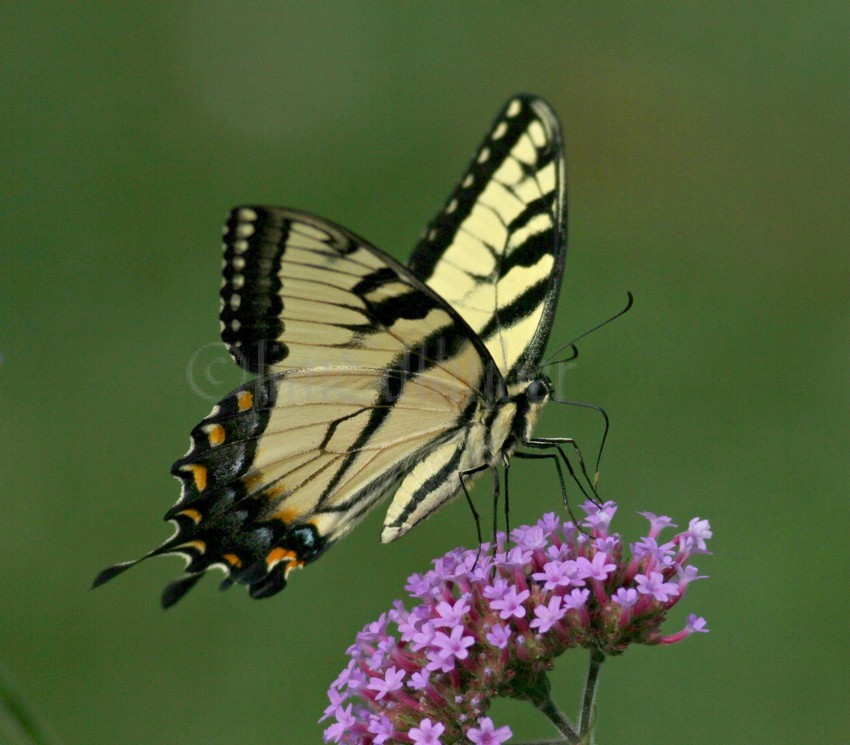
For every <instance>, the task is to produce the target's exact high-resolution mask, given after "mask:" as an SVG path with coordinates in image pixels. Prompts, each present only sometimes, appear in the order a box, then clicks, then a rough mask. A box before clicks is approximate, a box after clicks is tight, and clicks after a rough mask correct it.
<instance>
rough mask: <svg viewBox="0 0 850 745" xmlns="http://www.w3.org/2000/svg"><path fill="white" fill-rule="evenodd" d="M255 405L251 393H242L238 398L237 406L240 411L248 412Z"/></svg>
mask: <svg viewBox="0 0 850 745" xmlns="http://www.w3.org/2000/svg"><path fill="white" fill-rule="evenodd" d="M253 405H254V394H253V393H251V391H242V392H241V393H240V394H239V395H238V396H237V397H236V406H237V407H238V408H239V411H247V410H248V409H250V408H251V407H252V406H253Z"/></svg>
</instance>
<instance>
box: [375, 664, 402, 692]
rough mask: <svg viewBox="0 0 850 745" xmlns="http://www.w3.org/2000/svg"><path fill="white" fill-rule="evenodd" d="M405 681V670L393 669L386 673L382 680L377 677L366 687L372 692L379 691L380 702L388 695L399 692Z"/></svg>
mask: <svg viewBox="0 0 850 745" xmlns="http://www.w3.org/2000/svg"><path fill="white" fill-rule="evenodd" d="M403 680H404V670H396V669H395V667H391V668H390V669H389V670H387V671H386V672H385V673H384V676H383V677H382V678H379V677H375V678H372V679H371V680H369V684H368V685H367V686H366V687H367V688H368V689H369V690H370V691H377V695H376V696H375V698H376V699H378V700H380V699H382V698H383V697H384V696H386V695H387V694H388V693H392V692H393V691H398V690H399V689H400V688H401V682H402V681H403Z"/></svg>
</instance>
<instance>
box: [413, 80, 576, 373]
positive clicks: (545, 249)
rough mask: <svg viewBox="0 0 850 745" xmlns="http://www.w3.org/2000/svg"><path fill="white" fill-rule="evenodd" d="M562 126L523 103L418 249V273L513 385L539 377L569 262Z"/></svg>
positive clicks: (511, 106)
mask: <svg viewBox="0 0 850 745" xmlns="http://www.w3.org/2000/svg"><path fill="white" fill-rule="evenodd" d="M566 217H567V215H566V184H565V177H564V153H563V142H562V137H561V129H560V125H559V124H558V120H557V118H556V116H555V114H554V112H553V111H552V110H551V109H550V108H549V106H548V105H547V104H546V103H545V102H544V101H542V100H541V99H539V98H535V97H532V96H516V97H514V98H513V99H511V100H510V101H509V102H508V104H507V105H506V106H505V108H504V109H503V110H502V112H501V114H500V115H499V116H498V117H497V118H496V121H495V123H494V124H493V127H492V129H491V131H490V134H489V135H488V136H487V137H486V138H485V139H484V141H483V142H482V144H481V146H480V147H479V148H478V150H477V152H476V155H475V158H474V159H473V161H472V164H471V165H470V167H469V169H468V170H467V172H466V174H465V175H464V177H463V178H462V179H461V181H460V183H459V185H458V186H457V188H456V189H455V191H454V192H453V193H452V195H451V196H450V197H449V200H448V202H447V203H446V206H445V208H444V209H443V210H442V212H440V214H438V215H437V217H436V218H435V219H434V220H433V221H432V222H431V223H430V225H429V226H428V228H427V229H426V231H425V234H424V236H423V238H422V239H421V240H420V242H419V244H418V245H417V246H416V249H415V250H414V252H413V255H412V257H411V260H410V268H411V270H412V271H413V273H414V274H415V275H416V276H417V277H419V278H420V279H421V280H423V281H424V282H425V283H426V284H427V285H428V286H429V287H431V288H432V289H434V290H435V291H436V292H437V293H438V294H439V295H440V296H441V297H443V298H444V299H445V300H447V301H448V302H449V303H450V304H451V305H452V307H453V308H455V309H456V310H457V311H458V312H459V313H460V314H461V315H462V316H463V318H464V320H466V322H467V323H468V324H469V325H470V326H471V327H472V329H473V331H475V332H476V333H477V334H478V335H479V336H480V338H481V339H482V340H483V342H484V344H485V345H486V346H487V349H488V350H489V352H490V354H491V355H492V357H493V359H494V360H495V361H496V363H497V364H498V366H499V368H500V370H501V372H502V374H503V375H504V376H505V378H506V379H507V382H508V384H509V385H510V384H512V383H516V382H518V381H520V382H521V381H522V380H523V379H524V378H525V377H527V376H529V375H531V374H533V370H534V367H535V365H536V364H537V363H538V362H539V361H540V358H541V356H542V354H543V350H544V348H545V346H546V341H547V339H548V337H549V332H550V330H551V326H552V316H553V314H554V312H555V305H556V303H557V300H558V293H559V290H560V285H561V277H562V274H563V267H564V259H565V255H566V239H567V236H566Z"/></svg>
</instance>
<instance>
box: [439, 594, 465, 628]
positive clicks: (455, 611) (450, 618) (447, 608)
mask: <svg viewBox="0 0 850 745" xmlns="http://www.w3.org/2000/svg"><path fill="white" fill-rule="evenodd" d="M436 610H437V616H439V618H437V619H436V620H435V621H434V626H437V627H439V626H456V625H457V624H458V623H460V619H461V618H462V617H463V616H464V614H466V613H468V612H469V602H468V601H467V598H466V597H463V596H461V597H459V598H458V599H457V600H456V601H455V602H453V603H447V602H445V601H443V602H441V603H438V605H437V609H436Z"/></svg>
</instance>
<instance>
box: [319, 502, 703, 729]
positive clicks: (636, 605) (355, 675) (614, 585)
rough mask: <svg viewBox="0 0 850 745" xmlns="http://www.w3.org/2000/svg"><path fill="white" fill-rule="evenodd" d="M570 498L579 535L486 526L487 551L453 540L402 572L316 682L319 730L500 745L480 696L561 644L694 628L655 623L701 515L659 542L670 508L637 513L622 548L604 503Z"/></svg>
mask: <svg viewBox="0 0 850 745" xmlns="http://www.w3.org/2000/svg"><path fill="white" fill-rule="evenodd" d="M583 509H584V511H585V512H586V514H587V516H588V517H587V520H586V521H585V523H584V525H585V530H588V531H591V533H592V534H591V535H588V533H587V532H582V531H580V530H578V529H577V528H576V526H575V525H574V524H573V523H572V522H569V521H567V522H561V521H560V520H559V519H558V518H557V516H555V515H554V514H552V513H549V514H547V515H544V516H543V517H542V518H541V519H540V520H539V521H537V523H536V524H535V525H532V526H530V527H521V528H517V529H516V530H514V531H513V532H512V537H513V538H514V540H515V541H516V542H517V544H518V545H515V546H512V545H510V544H508V543H507V538H506V536H505V535H504V534H499V535H498V536H497V540H496V548H495V549H491V548H490V547H489V545H485V546H482V548H481V549H480V551H479V550H478V549H474V550H461V549H455V550H453V551H449V552H448V553H447V554H445V555H444V556H442V557H441V558H440V559H438V560H436V561H435V562H434V567H433V569H431V570H430V571H428V572H425V573H423V574H414V575H412V576H411V577H410V578H409V579H408V582H407V589H408V591H409V592H410V595H411V596H412V597H413V598H414V606H413V607H412V608H411V609H410V610H407V609H405V607H404V605H403V604H402V603H401V602H400V601H397V602H396V603H394V604H393V607H392V609H391V610H390V611H389V612H387V613H386V614H384V615H382V616H381V617H380V618H379V619H378V620H377V621H375V622H373V623H370V624H368V625H367V626H366V627H365V628H364V629H363V631H361V632H360V633H359V634H358V635H357V637H356V640H355V643H354V644H353V645H352V646H351V647H350V648H349V650H348V655H349V658H350V659H349V662H348V665H347V666H346V668H345V669H344V670H343V671H342V673H340V675H339V676H338V677H337V679H336V680H335V681H334V682H333V684H332V685H331V688H330V690H329V692H328V696H329V698H330V705H329V706H328V707H327V709H326V710H325V715H324V716H323V717H322V719H326V718H331V719H332V721H331V722H330V723H329V726H328V727H327V728H326V729H325V733H324V737H325V741H327V742H334V743H346V744H348V743H352V744H353V743H357V744H358V745H374V744H375V743H377V744H378V745H383V743H390V742H397V741H398V742H408V743H412V744H414V745H416V744H418V745H424V744H425V743H439V742H446V743H449V742H452V743H455V742H457V743H461V742H471V743H475V745H501V743H503V742H505V741H506V740H507V739H508V738H509V737H510V736H511V732H510V730H509V729H508V728H507V727H499V728H496V726H495V724H494V723H493V721H492V720H491V719H490V718H489V717H487V716H486V715H487V712H488V709H489V707H490V704H491V702H492V700H493V698H494V697H496V696H505V695H510V696H516V697H518V698H522V697H523V696H524V692H523V690H522V688H521V686H520V684H518V683H517V681H531V680H534V679H537V678H538V677H539V675H540V674H542V672H543V671H545V670H547V669H549V668H551V667H552V665H553V661H554V659H555V658H556V657H558V656H559V655H561V654H562V653H563V652H565V651H566V650H568V649H572V648H576V647H584V648H588V649H592V650H594V651H595V652H596V653H601V654H603V655H616V654H620V653H622V652H623V651H624V650H625V649H626V648H627V647H628V646H629V645H631V644H652V645H656V644H674V643H677V642H680V641H682V640H683V639H685V638H687V637H688V636H691V635H692V634H696V633H704V632H706V631H707V628H706V623H705V620H704V619H702V618H700V617H698V616H696V615H691V616H690V617H689V619H688V622H687V625H686V626H685V628H684V629H682V630H681V631H679V632H677V633H674V634H670V635H664V634H662V632H661V625H662V624H663V622H664V621H665V618H666V614H667V612H668V611H669V609H670V608H671V607H673V606H674V605H675V604H676V603H678V602H679V601H680V600H681V599H682V598H683V597H684V595H685V593H686V591H687V589H688V587H689V586H690V584H691V583H692V582H693V581H695V580H697V579H699V578H700V575H699V573H698V570H697V569H696V568H695V567H694V566H692V565H690V564H689V563H688V562H689V559H690V557H691V556H692V555H695V554H699V553H706V552H707V548H706V541H707V539H708V538H709V537H710V536H711V528H710V526H709V524H708V523H707V522H706V521H704V520H699V519H697V520H692V521H691V522H690V524H689V526H688V530H687V531H683V532H682V533H679V534H678V535H676V536H674V537H673V538H672V539H671V540H670V541H667V542H660V539H659V534H660V533H661V531H662V530H665V529H668V528H670V527H672V523H671V522H670V519H669V518H666V517H663V518H659V517H655V516H654V515H651V513H645V516H646V517H647V519H648V520H649V521H650V531H649V535H647V536H644V537H643V538H641V539H639V540H638V541H636V542H635V543H634V544H632V553H631V555H629V550H628V549H629V544H628V543H626V542H624V541H622V540H621V538H620V536H619V535H617V534H616V533H612V532H611V520H612V518H613V516H614V513H615V512H616V505H614V504H613V503H611V502H606V503H605V504H604V505H602V506H601V507H600V506H596V505H592V504H590V503H588V504H586V505H584V506H583ZM491 551H492V552H491ZM488 552H491V553H488ZM526 697H527V696H526Z"/></svg>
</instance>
